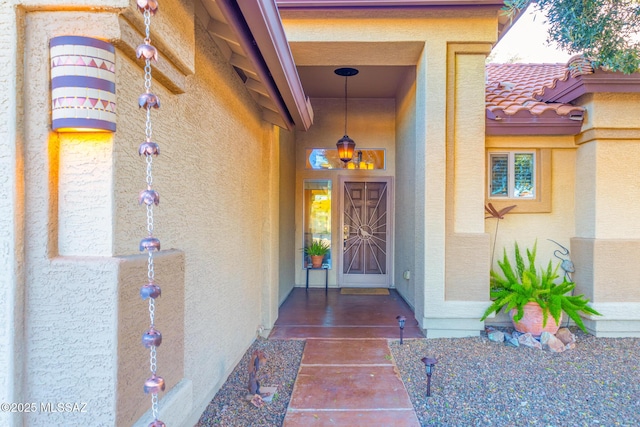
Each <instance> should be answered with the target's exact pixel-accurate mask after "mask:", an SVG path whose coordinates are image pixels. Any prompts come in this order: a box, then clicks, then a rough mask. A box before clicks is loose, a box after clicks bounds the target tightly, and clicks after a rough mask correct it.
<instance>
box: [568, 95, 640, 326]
mask: <svg viewBox="0 0 640 427" xmlns="http://www.w3.org/2000/svg"><path fill="white" fill-rule="evenodd" d="M579 101H580V103H581V104H583V105H584V106H585V108H586V109H587V112H588V114H587V118H588V119H587V120H588V121H587V122H586V123H585V126H584V127H583V132H582V133H581V134H580V135H578V137H577V139H576V142H577V144H579V147H578V151H577V156H576V173H577V176H576V193H575V194H576V214H575V215H576V237H575V238H573V239H571V251H572V252H571V254H572V259H573V262H574V264H575V266H576V273H575V275H574V276H573V278H574V280H575V282H576V284H577V285H576V292H577V293H584V294H585V296H586V297H587V298H589V299H590V300H591V301H592V303H593V307H594V308H595V309H596V310H598V311H599V312H600V313H602V314H603V316H602V317H600V316H591V317H590V318H588V319H586V320H585V325H586V326H587V328H588V329H589V331H590V332H591V333H593V334H595V335H597V336H630V335H633V336H638V335H639V334H638V332H637V331H639V330H640V286H638V283H639V280H638V277H640V263H638V259H640V197H639V194H638V188H640V168H639V167H638V159H640V118H639V117H638V115H637V108H636V106H637V105H638V103H639V102H640V94H622V93H620V94H612V93H596V94H589V95H586V96H583V97H582V98H580V99H579ZM605 123H606V125H607V127H606V128H605V127H604V124H605ZM612 125H613V126H612ZM633 331H635V332H633Z"/></svg>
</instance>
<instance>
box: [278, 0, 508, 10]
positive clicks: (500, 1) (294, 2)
mask: <svg viewBox="0 0 640 427" xmlns="http://www.w3.org/2000/svg"><path fill="white" fill-rule="evenodd" d="M276 3H277V5H278V8H279V9H359V8H395V9H401V8H412V7H434V6H437V7H443V6H494V5H500V6H502V5H504V0H476V1H472V0H448V1H447V0H276Z"/></svg>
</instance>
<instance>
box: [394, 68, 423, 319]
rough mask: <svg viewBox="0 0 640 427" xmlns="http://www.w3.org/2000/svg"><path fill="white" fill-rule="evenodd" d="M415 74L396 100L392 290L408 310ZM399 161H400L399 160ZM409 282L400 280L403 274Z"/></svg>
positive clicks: (411, 299) (412, 293)
mask: <svg viewBox="0 0 640 427" xmlns="http://www.w3.org/2000/svg"><path fill="white" fill-rule="evenodd" d="M415 80H416V73H415V70H412V72H410V73H407V76H406V77H405V79H404V81H403V84H402V87H401V88H400V90H399V91H398V94H397V98H396V162H397V166H396V198H395V205H396V230H395V232H396V234H395V240H396V241H395V250H396V254H395V259H396V265H395V275H394V282H395V285H396V289H397V290H398V292H399V293H400V295H402V297H403V298H404V299H405V301H407V303H408V304H409V305H410V306H411V307H415V304H416V279H417V277H416V274H415V273H416V272H415V267H416V253H417V252H418V251H417V250H416V249H417V248H416V241H417V240H418V238H417V236H416V212H415V209H416V197H417V194H416V191H417V188H416V183H415V181H416V176H415V174H416V167H417V166H416V151H417V147H416V145H417V140H416V128H415V120H416V84H415ZM399 159H402V160H399ZM405 271H407V272H408V273H409V279H405V278H404V276H403V275H404V272H405Z"/></svg>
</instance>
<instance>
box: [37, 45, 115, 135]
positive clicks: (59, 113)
mask: <svg viewBox="0 0 640 427" xmlns="http://www.w3.org/2000/svg"><path fill="white" fill-rule="evenodd" d="M49 52H50V55H51V128H52V129H53V130H54V131H58V132H115V130H116V73H115V71H116V63H115V59H116V56H115V49H114V47H113V45H111V44H110V43H107V42H105V41H103V40H98V39H94V38H90V37H81V36H60V37H54V38H52V39H51V40H50V42H49Z"/></svg>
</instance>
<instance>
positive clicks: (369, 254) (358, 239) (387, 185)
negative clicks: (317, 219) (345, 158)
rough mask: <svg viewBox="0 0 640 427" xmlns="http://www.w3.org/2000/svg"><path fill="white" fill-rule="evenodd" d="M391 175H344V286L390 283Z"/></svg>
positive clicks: (342, 195) (340, 280)
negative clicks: (364, 177) (345, 176)
mask: <svg viewBox="0 0 640 427" xmlns="http://www.w3.org/2000/svg"><path fill="white" fill-rule="evenodd" d="M391 183H392V179H391V178H388V177H387V178H385V177H372V178H367V179H355V178H351V177H349V178H344V179H343V180H342V182H341V187H340V188H341V197H340V200H341V203H342V204H341V212H342V231H343V236H342V237H343V242H342V243H343V244H342V255H341V258H340V259H341V264H340V269H339V275H338V277H339V278H338V280H339V283H340V284H341V285H342V286H343V287H388V286H389V280H390V279H389V278H390V270H391V260H392V252H391V250H392V245H391V242H392V238H391V233H392V222H391V218H392V204H391V201H392V200H393V197H392V186H391Z"/></svg>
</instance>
